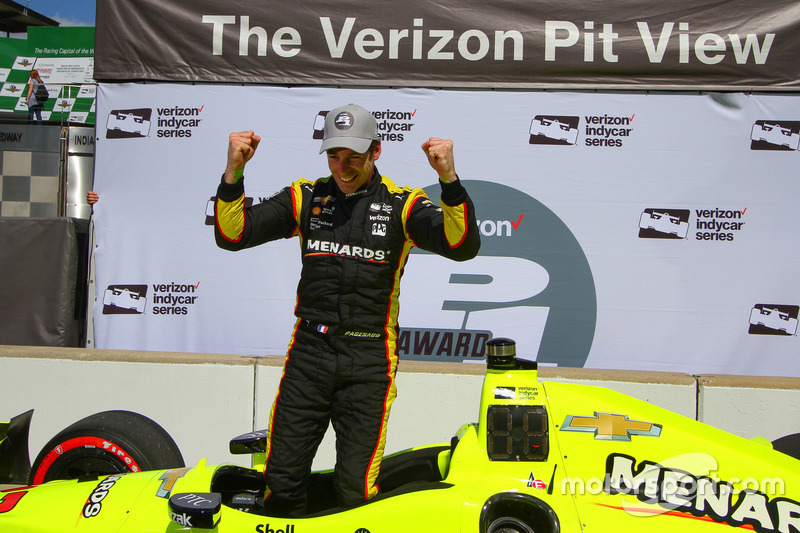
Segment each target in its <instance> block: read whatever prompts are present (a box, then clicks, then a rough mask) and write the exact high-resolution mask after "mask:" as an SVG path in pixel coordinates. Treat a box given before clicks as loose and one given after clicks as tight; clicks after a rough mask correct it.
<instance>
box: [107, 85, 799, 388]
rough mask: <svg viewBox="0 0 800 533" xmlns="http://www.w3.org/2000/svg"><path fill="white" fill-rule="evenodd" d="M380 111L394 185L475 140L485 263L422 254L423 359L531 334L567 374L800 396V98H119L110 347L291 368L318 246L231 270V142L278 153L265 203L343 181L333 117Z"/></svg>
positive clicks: (407, 326)
mask: <svg viewBox="0 0 800 533" xmlns="http://www.w3.org/2000/svg"><path fill="white" fill-rule="evenodd" d="M348 102H355V103H358V104H360V105H362V106H364V107H366V108H367V109H369V110H370V111H372V112H373V114H374V115H375V117H376V119H377V121H378V124H379V128H380V131H381V132H382V136H383V155H382V157H381V160H380V162H379V163H380V164H379V165H378V168H379V171H380V172H381V173H382V174H384V175H387V176H389V177H391V178H392V179H393V180H394V181H395V182H396V183H398V184H401V185H409V186H413V187H424V188H426V190H427V191H428V192H429V194H430V195H431V196H432V197H433V198H434V199H438V185H437V184H436V175H435V173H433V171H432V170H431V169H430V167H429V166H428V164H427V160H426V159H425V157H424V154H423V153H422V151H421V150H420V145H421V144H422V142H423V141H424V140H425V139H427V138H428V137H430V136H437V137H446V138H452V139H453V140H454V142H455V154H456V168H457V170H458V173H459V176H460V177H461V179H462V180H464V182H465V185H466V187H467V189H468V190H469V192H470V194H471V196H472V197H473V199H474V201H475V204H476V210H477V214H478V219H479V221H480V230H481V235H482V247H481V252H480V254H479V256H478V257H477V258H475V259H474V260H472V261H468V262H465V263H455V262H451V261H448V260H445V259H442V258H439V257H437V256H433V255H430V254H427V253H422V252H420V253H414V254H412V256H411V257H410V260H409V263H408V266H407V268H406V272H405V275H404V278H403V282H402V292H401V314H400V326H401V336H400V339H399V340H400V342H399V347H400V356H401V359H406V360H409V359H416V360H426V361H427V360H429V361H475V360H479V359H481V358H482V357H483V351H484V346H485V343H486V341H487V340H488V339H490V338H491V337H499V336H502V337H511V338H513V339H515V340H516V341H517V343H518V352H519V353H520V354H521V355H523V356H525V357H528V358H536V359H538V361H539V362H540V363H543V364H555V365H561V366H578V367H581V366H586V367H595V368H625V369H640V370H661V371H677V372H689V373H732V374H751V375H791V376H800V357H799V356H800V344H798V343H799V342H800V341H798V337H797V321H798V309H799V308H800V283H799V282H798V279H797V275H796V273H797V271H798V266H799V263H800V247H799V246H797V237H796V232H797V230H796V224H795V219H794V213H795V210H796V205H797V203H798V199H799V198H800V182H798V180H797V179H796V174H797V172H796V168H797V165H798V163H800V153H799V152H798V148H800V113H799V112H798V109H800V105H798V104H800V97H798V96H794V95H780V96H778V95H745V94H706V95H699V94H592V93H566V92H556V93H553V92H514V93H512V92H499V91H481V92H476V91H455V90H453V91H449V90H440V91H437V90H427V89H425V90H422V89H418V90H412V89H401V90H393V89H333V88H313V87H308V88H297V87H295V88H278V87H254V86H225V85H181V84H158V83H156V84H153V83H147V84H135V83H122V84H101V85H100V87H99V98H98V114H97V116H98V119H97V136H98V143H97V151H96V170H95V174H96V177H95V189H96V190H97V191H98V192H99V193H100V197H101V200H100V202H99V203H98V204H96V205H95V209H94V217H95V225H96V232H97V237H96V239H97V248H96V250H95V260H96V264H97V273H96V274H97V275H96V281H97V289H98V298H97V302H96V303H95V311H94V332H95V345H96V346H97V347H98V348H112V349H137V350H167V351H190V352H207V353H241V354H282V353H284V352H285V350H286V346H287V344H288V341H289V336H290V333H291V328H292V325H293V323H294V317H293V315H292V311H293V309H294V303H295V287H296V284H297V281H298V279H299V271H300V250H299V245H298V242H297V240H296V239H289V240H283V241H278V242H273V243H268V244H266V245H263V246H260V247H258V248H254V249H250V250H247V251H243V252H236V253H231V252H227V251H223V250H220V249H218V248H217V247H216V246H215V244H214V238H213V228H212V226H211V219H210V217H209V213H210V211H209V206H210V201H211V199H212V197H213V196H214V194H215V192H216V186H217V184H218V183H219V179H220V176H221V174H222V171H223V169H224V166H225V156H226V149H227V137H228V134H229V133H230V132H231V131H237V130H245V129H253V130H255V131H256V132H257V133H258V134H259V135H261V137H262V139H263V140H262V143H261V145H260V147H259V149H258V153H257V154H256V156H255V158H254V159H253V160H252V161H251V162H250V163H249V164H248V167H247V177H246V194H247V197H248V198H249V199H251V201H252V202H260V201H262V200H263V199H265V198H267V197H269V196H270V195H272V194H273V193H274V192H276V191H277V190H279V189H280V188H282V187H284V186H286V185H288V184H289V183H290V182H292V181H294V180H295V179H298V178H301V177H302V178H308V179H315V178H317V177H321V176H324V175H327V174H328V170H327V165H326V160H325V157H324V155H318V151H319V143H320V135H321V121H322V117H324V115H325V114H326V113H327V111H328V110H330V109H332V108H334V107H336V106H338V105H341V104H344V103H348Z"/></svg>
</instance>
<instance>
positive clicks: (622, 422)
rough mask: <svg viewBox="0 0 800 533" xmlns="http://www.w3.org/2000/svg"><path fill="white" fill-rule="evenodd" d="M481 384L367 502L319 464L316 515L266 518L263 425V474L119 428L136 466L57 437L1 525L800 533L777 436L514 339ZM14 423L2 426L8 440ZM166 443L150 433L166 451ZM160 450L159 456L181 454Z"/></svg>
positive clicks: (390, 471)
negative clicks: (750, 434) (565, 371)
mask: <svg viewBox="0 0 800 533" xmlns="http://www.w3.org/2000/svg"><path fill="white" fill-rule="evenodd" d="M481 394H482V398H481V407H480V412H479V413H478V421H477V422H474V423H467V424H464V425H463V426H462V427H461V428H460V429H459V430H458V432H457V434H456V435H455V436H454V437H453V439H452V441H451V442H449V443H440V444H433V445H427V446H420V447H417V448H413V449H409V450H405V451H402V452H399V453H396V454H393V455H391V456H387V457H386V458H385V460H384V462H383V465H382V471H381V474H380V477H379V486H380V487H381V493H380V494H379V495H378V496H377V497H375V498H373V499H372V500H370V501H369V502H366V503H364V504H362V505H360V506H358V507H354V508H348V509H342V508H336V507H335V504H334V500H333V497H332V490H331V476H332V473H331V472H329V471H323V472H315V473H313V474H312V481H311V489H310V497H309V500H310V504H311V509H310V513H309V515H308V516H306V517H303V518H291V519H288V518H276V517H270V516H265V515H264V514H263V510H262V506H261V502H262V501H263V493H264V488H265V487H264V482H263V476H262V474H261V472H262V469H263V461H264V455H263V445H264V437H265V432H254V433H249V434H245V435H242V436H240V437H237V438H235V439H233V440H232V441H231V451H232V452H234V453H252V454H253V458H254V461H253V463H254V468H252V469H251V468H244V467H241V466H235V465H214V466H212V465H207V464H206V463H205V461H200V463H199V464H197V465H196V466H193V467H183V466H182V465H181V464H176V465H173V467H172V468H160V469H157V470H148V469H146V468H143V467H142V465H140V464H139V463H140V462H141V463H143V464H144V463H145V462H146V461H147V460H148V457H147V455H148V453H147V451H146V450H145V451H141V450H139V451H130V449H131V445H127V444H117V443H115V442H113V440H114V438H113V437H112V438H109V439H104V440H105V441H106V442H107V444H105V445H101V448H103V447H104V448H105V449H104V450H97V449H95V450H94V451H95V452H97V454H95V459H97V457H98V454H100V455H102V453H106V455H108V454H109V451H108V450H111V449H112V447H113V449H114V450H119V449H120V448H127V449H126V450H124V451H125V452H126V453H128V455H129V456H130V457H131V461H132V462H133V463H134V464H135V467H134V468H127V467H126V466H124V465H126V462H125V460H124V458H123V459H122V460H121V461H117V462H114V461H112V460H110V458H108V457H106V458H102V457H101V459H100V460H98V461H94V462H92V461H84V459H83V458H81V457H78V456H74V457H73V460H72V461H71V462H70V464H71V468H70V467H68V466H65V463H64V464H62V463H60V461H59V459H58V457H59V454H58V453H57V452H55V451H53V449H50V447H51V446H52V444H53V443H54V442H55V443H56V444H55V445H56V446H58V445H59V444H61V445H62V447H63V443H64V442H66V441H67V440H68V439H66V438H65V437H64V436H63V435H62V436H57V437H58V438H54V440H53V441H51V443H50V444H49V445H48V446H46V447H45V449H44V450H42V453H40V454H39V457H38V458H37V460H36V462H35V463H34V468H33V473H32V474H31V475H30V476H31V477H32V478H36V476H37V472H39V476H40V479H32V481H36V482H38V481H40V480H41V481H44V483H42V484H35V485H29V486H19V487H14V488H11V489H7V490H4V491H2V492H0V532H3V533H29V532H30V533H33V532H54V531H81V532H84V531H85V532H89V531H96V532H103V533H108V532H112V531H114V532H136V533H140V532H156V531H158V532H161V533H163V532H176V531H200V530H213V531H217V532H221V533H224V532H242V533H317V532H320V533H322V532H324V533H332V532H342V533H389V532H403V533H408V532H412V531H423V530H425V531H436V532H449V531H452V532H456V531H464V532H475V533H533V532H535V533H557V532H591V531H598V532H603V533H605V532H609V531H613V532H615V533H616V532H623V531H632V532H641V531H669V532H674V531H681V532H685V533H688V532H695V531H697V532H724V531H732V529H734V528H735V529H739V530H743V531H759V532H780V533H798V532H800V461H798V459H797V458H795V457H792V456H790V455H788V454H786V453H783V452H781V451H777V450H776V449H773V445H772V444H771V443H769V442H768V441H766V440H747V439H743V438H741V437H738V436H735V435H732V434H729V433H726V432H724V431H721V430H719V429H715V428H713V427H710V426H707V425H704V424H702V423H700V422H697V421H694V420H692V419H688V418H686V417H683V416H680V415H677V414H675V413H672V412H670V411H667V410H664V409H661V408H659V407H656V406H653V405H651V404H648V403H646V402H643V401H640V400H637V399H634V398H631V397H629V396H626V395H623V394H621V393H618V392H614V391H611V390H608V389H604V388H600V387H591V386H584V385H574V384H566V383H551V382H541V381H539V380H538V379H537V370H536V363H535V362H530V361H524V360H519V359H517V358H516V356H515V346H514V342H513V341H511V340H509V339H493V340H492V341H489V343H488V353H487V371H486V377H485V379H484V384H483V390H482V393H481ZM150 422H152V421H150ZM19 425H20V424H17V427H19ZM23 425H24V424H23ZM8 429H9V426H8V424H6V425H4V426H0V439H2V438H4V437H7V436H8V435H6V433H9V432H8ZM68 429H69V428H68ZM84 429H86V428H84ZM13 433H15V434H16V435H19V434H20V433H25V435H26V434H27V433H26V431H22V432H20V431H19V430H17V431H15V432H13ZM62 433H63V432H62ZM74 434H75V431H74V430H73V431H72V432H71V433H70V432H67V433H66V434H65V435H66V436H67V437H69V438H73V437H72V435H74ZM105 436H108V435H104V437H105ZM162 437H163V436H161V437H152V439H153V440H156V441H159V445H160V446H162V445H163V444H164V442H163V441H164V439H163V438H162ZM124 438H127V437H124ZM124 438H123V440H124ZM8 440H9V439H8V438H6V439H5V441H2V440H0V482H1V481H2V480H3V477H2V474H3V469H5V470H6V472H5V474H6V481H9V480H13V479H12V478H13V476H14V473H13V472H15V473H16V475H19V474H20V472H22V471H24V470H25V467H24V463H25V461H20V460H18V459H16V460H15V459H9V456H14V455H16V456H17V457H19V448H20V444H19V438H16V439H12V440H16V443H12V445H10V446H8V445H7V444H8ZM790 441H791V442H790V444H795V445H796V437H794V438H792V439H790ZM4 444H6V445H7V446H4ZM26 446H27V443H26ZM74 449H75V448H74ZM87 449H89V448H87ZM26 453H27V451H26ZM49 454H50V456H51V458H52V454H55V458H53V459H52V461H51V462H50V464H51V465H53V464H55V465H59V468H57V469H56V470H58V471H60V472H62V474H65V475H66V474H70V475H72V476H73V477H74V476H77V479H71V480H53V481H47V474H46V473H45V474H44V475H41V472H40V470H41V468H42V467H41V465H42V464H44V459H43V458H46V457H48V455H49ZM79 455H80V454H79ZM156 455H158V458H157V459H156V460H153V461H152V462H153V463H158V462H159V461H161V462H176V463H179V462H181V461H182V459H179V454H178V456H175V455H174V454H171V453H170V454H166V455H165V454H160V455H159V454H156ZM26 457H27V456H26ZM20 465H22V466H20ZM128 467H130V463H128ZM48 469H49V467H48V468H45V470H48ZM8 470H12V471H13V472H12V474H9V473H8Z"/></svg>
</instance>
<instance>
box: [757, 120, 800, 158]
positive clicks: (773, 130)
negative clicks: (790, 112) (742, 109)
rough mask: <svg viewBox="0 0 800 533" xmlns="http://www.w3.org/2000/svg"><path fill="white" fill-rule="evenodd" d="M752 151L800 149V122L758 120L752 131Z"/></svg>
mask: <svg viewBox="0 0 800 533" xmlns="http://www.w3.org/2000/svg"><path fill="white" fill-rule="evenodd" d="M750 141H751V142H750V149H751V150H783V151H793V150H798V149H800V121H795V120H756V122H755V124H753V128H752V130H751V131H750Z"/></svg>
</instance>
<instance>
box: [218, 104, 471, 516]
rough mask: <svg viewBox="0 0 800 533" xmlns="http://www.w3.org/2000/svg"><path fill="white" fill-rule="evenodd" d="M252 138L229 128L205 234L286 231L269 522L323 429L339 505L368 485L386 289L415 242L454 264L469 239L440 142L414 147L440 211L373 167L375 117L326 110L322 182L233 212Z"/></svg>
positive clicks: (296, 496)
mask: <svg viewBox="0 0 800 533" xmlns="http://www.w3.org/2000/svg"><path fill="white" fill-rule="evenodd" d="M260 141H261V138H260V137H259V136H258V135H256V134H255V132H253V131H244V132H237V133H231V135H230V138H229V143H228V163H227V167H226V168H225V173H224V174H223V177H222V183H221V184H220V185H219V187H218V189H217V201H216V206H215V216H216V224H215V236H216V242H217V245H218V246H220V247H221V248H224V249H226V250H240V249H243V248H248V247H251V246H256V245H259V244H262V243H265V242H268V241H272V240H277V239H280V238H289V237H293V236H298V237H299V238H300V249H301V254H302V264H303V267H302V272H301V274H300V283H299V285H298V288H297V305H296V307H295V315H296V316H297V322H296V323H295V327H294V331H293V334H292V339H291V341H290V343H289V349H288V353H287V357H286V362H285V366H284V371H283V377H282V378H281V383H280V386H279V388H278V394H277V396H276V398H275V402H274V403H273V405H272V411H271V414H270V424H269V429H270V432H269V436H268V438H267V465H266V470H265V479H266V484H267V491H266V500H265V507H266V509H267V511H268V514H271V515H273V516H302V515H303V514H304V513H305V512H306V504H307V494H306V490H307V483H308V479H309V475H310V472H311V464H312V461H313V458H314V454H315V453H316V450H317V447H318V446H319V443H320V442H321V440H322V438H323V436H324V434H325V430H326V429H327V427H328V424H329V423H332V424H333V428H334V430H335V432H336V440H337V443H336V450H337V457H336V467H335V469H334V490H335V491H336V496H337V499H338V502H339V504H340V505H341V506H344V507H348V506H353V505H357V504H358V503H361V502H363V501H365V500H367V499H369V498H371V497H373V496H375V495H376V494H377V493H378V490H379V488H378V487H377V485H376V484H375V480H376V479H377V477H378V473H379V471H380V465H381V461H382V458H383V451H384V445H385V442H386V425H387V421H388V418H389V410H390V408H391V405H392V402H393V400H394V398H395V396H396V388H395V373H396V369H397V363H398V357H397V353H396V341H397V332H398V325H397V315H398V294H399V288H400V277H401V275H402V272H403V268H404V266H405V264H406V261H407V260H408V254H409V252H410V250H411V248H412V247H414V246H418V247H420V248H422V249H424V250H428V251H431V252H434V253H437V254H439V255H442V256H444V257H447V258H450V259H453V260H456V261H464V260H467V259H471V258H473V257H475V255H477V253H478V249H479V247H480V236H479V233H478V227H477V223H476V219H475V209H474V207H473V204H472V201H471V200H470V198H469V196H468V195H467V191H466V190H465V189H464V187H463V186H462V184H461V182H460V181H459V179H458V177H457V176H456V172H455V165H454V158H453V142H452V141H450V140H446V139H439V138H435V137H431V138H430V139H428V140H427V141H425V142H424V143H423V144H422V150H423V151H424V153H425V155H426V157H427V158H428V162H429V164H430V165H431V167H432V168H433V169H434V170H435V171H436V173H437V174H438V176H439V182H440V184H441V189H442V193H441V208H439V207H438V206H436V205H434V204H433V203H432V202H431V201H430V200H429V199H428V197H427V196H426V195H425V193H424V192H423V191H422V189H412V188H408V187H398V186H397V185H395V184H394V183H393V182H392V181H391V180H390V179H389V178H387V177H385V176H381V175H380V173H379V172H378V170H377V168H376V166H375V164H376V162H377V161H378V159H379V158H380V157H381V142H380V136H379V135H378V127H377V123H376V121H375V118H374V117H373V116H372V115H371V114H370V113H369V112H368V111H367V110H366V109H364V108H362V107H360V106H357V105H353V104H349V105H345V106H342V107H339V108H336V109H334V110H332V111H331V112H330V113H329V114H328V115H327V116H326V118H325V126H324V138H323V141H322V146H321V148H320V153H323V152H324V153H325V154H326V155H327V159H328V168H329V170H330V176H328V177H324V178H320V179H318V180H316V181H308V180H302V179H301V180H298V181H296V182H294V183H292V184H291V185H290V186H288V187H286V188H284V189H283V190H281V191H280V192H279V193H277V194H276V195H274V196H272V197H271V198H269V199H268V200H266V201H264V202H262V203H260V204H256V205H253V206H251V207H245V205H244V167H245V165H246V164H247V162H248V161H250V159H251V158H252V157H253V155H254V154H255V152H256V149H257V148H258V145H259V143H260Z"/></svg>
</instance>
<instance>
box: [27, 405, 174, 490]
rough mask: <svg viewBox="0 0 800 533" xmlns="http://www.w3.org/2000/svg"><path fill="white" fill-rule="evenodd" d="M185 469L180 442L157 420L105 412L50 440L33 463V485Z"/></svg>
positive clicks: (89, 417) (82, 421) (126, 412)
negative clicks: (55, 480) (145, 471)
mask: <svg viewBox="0 0 800 533" xmlns="http://www.w3.org/2000/svg"><path fill="white" fill-rule="evenodd" d="M183 466H184V462H183V456H182V455H181V452H180V450H179V449H178V446H177V445H176V444H175V441H174V440H172V437H170V435H169V433H167V432H166V431H165V430H164V428H162V427H161V426H160V425H158V424H157V423H156V422H154V421H153V420H151V419H149V418H147V417H146V416H143V415H140V414H138V413H133V412H131V411H104V412H102V413H97V414H94V415H91V416H88V417H86V418H84V419H81V420H79V421H78V422H75V423H74V424H72V425H70V426H68V427H67V428H65V429H64V430H62V431H60V432H59V433H58V434H57V435H56V436H55V437H53V438H52V439H50V441H49V442H48V443H47V444H46V445H45V446H44V448H42V451H41V452H39V455H38V456H37V457H36V460H35V461H34V463H33V466H32V468H31V475H30V483H31V484H34V485H38V484H40V483H45V482H47V481H52V480H54V479H75V478H78V477H80V476H83V475H92V474H95V475H109V474H118V473H127V472H139V471H142V470H162V469H167V468H180V467H183Z"/></svg>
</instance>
